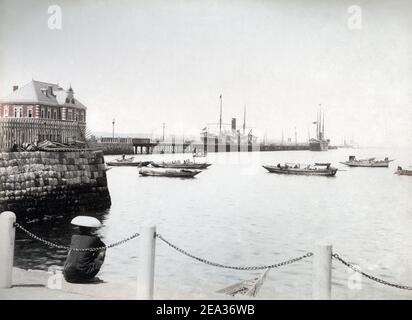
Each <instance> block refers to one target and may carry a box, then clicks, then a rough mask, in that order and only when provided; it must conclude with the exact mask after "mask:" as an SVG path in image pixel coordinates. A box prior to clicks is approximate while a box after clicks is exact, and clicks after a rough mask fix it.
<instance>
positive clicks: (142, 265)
mask: <svg viewBox="0 0 412 320" xmlns="http://www.w3.org/2000/svg"><path fill="white" fill-rule="evenodd" d="M139 238H140V239H139V241H140V251H139V266H138V268H139V269H138V274H137V294H136V298H137V299H138V300H152V299H153V288H154V269H155V249H156V226H144V227H142V229H141V232H140V237H139Z"/></svg>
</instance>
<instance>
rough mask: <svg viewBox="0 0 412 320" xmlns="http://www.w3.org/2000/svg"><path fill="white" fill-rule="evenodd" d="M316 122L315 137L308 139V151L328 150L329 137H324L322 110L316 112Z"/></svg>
mask: <svg viewBox="0 0 412 320" xmlns="http://www.w3.org/2000/svg"><path fill="white" fill-rule="evenodd" d="M313 124H316V139H315V138H312V139H310V140H309V150H310V151H328V147H329V139H325V114H323V116H322V110H320V112H318V116H317V121H315V122H313Z"/></svg>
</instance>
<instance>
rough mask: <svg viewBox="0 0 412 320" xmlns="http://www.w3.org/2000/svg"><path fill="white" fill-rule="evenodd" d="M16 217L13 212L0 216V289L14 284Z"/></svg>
mask: <svg viewBox="0 0 412 320" xmlns="http://www.w3.org/2000/svg"><path fill="white" fill-rule="evenodd" d="M15 222H16V215H15V214H14V213H13V212H11V211H5V212H3V213H1V214H0V288H10V287H11V283H12V272H13V260H14V238H15V234H16V232H15V228H14V223H15Z"/></svg>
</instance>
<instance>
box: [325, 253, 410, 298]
mask: <svg viewBox="0 0 412 320" xmlns="http://www.w3.org/2000/svg"><path fill="white" fill-rule="evenodd" d="M332 257H333V258H334V259H336V260H338V261H340V262H341V263H342V264H344V265H345V266H347V267H348V268H350V269H352V270H353V271H355V272H356V273H359V274H361V275H363V276H364V277H366V278H368V279H370V280H372V281H375V282H377V283H380V284H383V285H387V286H390V287H394V288H398V289H403V290H412V287H411V286H405V285H401V284H397V283H392V282H389V281H386V280H383V279H380V278H378V277H375V276H372V275H370V274H367V273H366V272H363V271H361V270H359V269H358V268H357V267H355V266H354V265H353V264H351V263H349V262H347V261H345V260H344V259H342V258H341V257H340V256H339V255H338V254H337V253H334V254H332Z"/></svg>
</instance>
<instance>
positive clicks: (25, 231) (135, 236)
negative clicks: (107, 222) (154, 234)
mask: <svg viewBox="0 0 412 320" xmlns="http://www.w3.org/2000/svg"><path fill="white" fill-rule="evenodd" d="M14 226H15V227H16V228H18V229H20V230H21V231H23V232H24V233H26V234H27V235H28V236H29V237H31V238H33V239H35V240H37V241H40V242H42V243H44V244H45V245H47V246H49V247H52V248H57V249H63V250H66V251H76V252H96V251H102V250H106V249H109V248H113V247H116V246H119V245H121V244H123V243H126V242H127V241H129V240H132V239H134V238H137V237H138V236H139V235H140V234H139V233H135V234H133V235H131V236H130V237H128V238H125V239H123V240H120V241H117V242H114V243H112V244H109V245H107V246H101V247H95V248H72V247H70V246H65V245H60V244H56V243H53V242H51V241H48V240H45V239H42V238H40V237H39V236H36V235H35V234H34V233H32V232H30V231H29V230H27V229H25V228H24V227H22V226H21V225H20V224H19V223H17V222H15V223H14Z"/></svg>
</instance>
